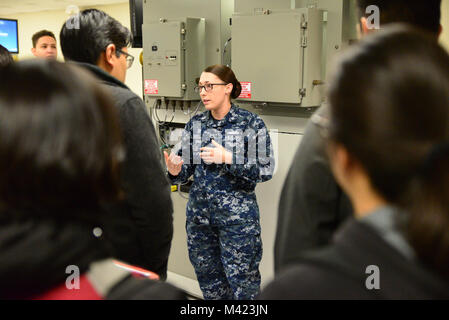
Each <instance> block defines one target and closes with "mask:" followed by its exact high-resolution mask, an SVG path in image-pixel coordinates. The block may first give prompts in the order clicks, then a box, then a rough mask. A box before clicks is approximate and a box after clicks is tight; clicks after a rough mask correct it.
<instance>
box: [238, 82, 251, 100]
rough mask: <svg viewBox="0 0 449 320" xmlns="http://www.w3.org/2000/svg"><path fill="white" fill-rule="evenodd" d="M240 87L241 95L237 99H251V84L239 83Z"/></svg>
mask: <svg viewBox="0 0 449 320" xmlns="http://www.w3.org/2000/svg"><path fill="white" fill-rule="evenodd" d="M240 84H241V85H242V93H241V94H240V96H239V98H241V99H251V82H240Z"/></svg>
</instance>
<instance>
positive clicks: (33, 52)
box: [31, 48, 36, 56]
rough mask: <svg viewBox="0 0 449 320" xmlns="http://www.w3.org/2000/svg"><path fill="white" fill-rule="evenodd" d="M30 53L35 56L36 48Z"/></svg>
mask: <svg viewBox="0 0 449 320" xmlns="http://www.w3.org/2000/svg"><path fill="white" fill-rule="evenodd" d="M31 53H32V54H33V56H36V48H31Z"/></svg>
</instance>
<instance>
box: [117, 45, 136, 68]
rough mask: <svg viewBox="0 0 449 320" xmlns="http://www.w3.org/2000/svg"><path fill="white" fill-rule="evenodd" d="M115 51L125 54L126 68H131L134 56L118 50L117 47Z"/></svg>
mask: <svg viewBox="0 0 449 320" xmlns="http://www.w3.org/2000/svg"><path fill="white" fill-rule="evenodd" d="M116 51H117V52H118V53H121V54H124V55H125V56H126V63H127V69H129V68H131V67H132V65H133V63H134V59H135V57H134V56H133V55H131V54H129V53H127V52H125V51H122V50H120V49H117V50H116ZM128 58H130V60H128ZM129 61H131V62H129Z"/></svg>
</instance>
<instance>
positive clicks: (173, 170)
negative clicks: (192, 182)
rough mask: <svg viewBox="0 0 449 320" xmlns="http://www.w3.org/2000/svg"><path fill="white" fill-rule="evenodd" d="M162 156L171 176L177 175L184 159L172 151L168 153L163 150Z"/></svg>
mask: <svg viewBox="0 0 449 320" xmlns="http://www.w3.org/2000/svg"><path fill="white" fill-rule="evenodd" d="M164 157H165V164H166V165H167V169H168V172H170V174H171V175H172V176H177V175H178V174H179V173H180V172H181V170H182V165H183V163H184V160H182V158H181V157H180V156H178V155H176V154H175V153H173V152H172V153H170V155H168V153H167V151H164Z"/></svg>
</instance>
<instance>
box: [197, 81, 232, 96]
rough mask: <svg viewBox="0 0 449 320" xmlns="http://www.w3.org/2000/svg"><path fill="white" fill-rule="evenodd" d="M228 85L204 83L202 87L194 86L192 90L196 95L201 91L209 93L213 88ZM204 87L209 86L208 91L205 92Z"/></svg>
mask: <svg viewBox="0 0 449 320" xmlns="http://www.w3.org/2000/svg"><path fill="white" fill-rule="evenodd" d="M228 84H229V83H206V84H205V85H204V86H196V87H195V88H194V89H193V90H195V92H196V93H198V94H201V92H202V91H203V89H204V90H205V91H206V92H211V91H212V90H214V86H226V85H228ZM206 86H210V89H209V90H207V89H206Z"/></svg>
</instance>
